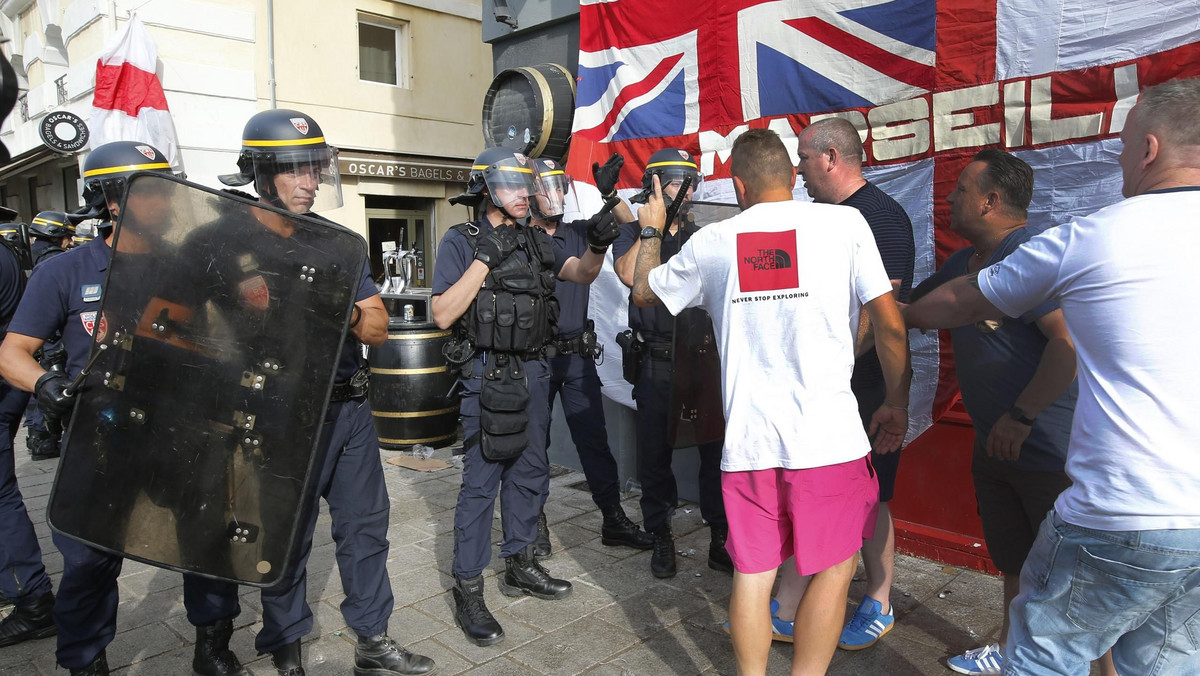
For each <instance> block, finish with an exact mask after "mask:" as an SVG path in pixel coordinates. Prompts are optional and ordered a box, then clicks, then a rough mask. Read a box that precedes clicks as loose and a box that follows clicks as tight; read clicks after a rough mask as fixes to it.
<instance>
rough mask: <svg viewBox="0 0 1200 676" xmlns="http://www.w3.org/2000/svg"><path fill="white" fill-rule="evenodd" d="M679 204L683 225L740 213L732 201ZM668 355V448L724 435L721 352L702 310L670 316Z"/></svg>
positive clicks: (692, 225)
mask: <svg viewBox="0 0 1200 676" xmlns="http://www.w3.org/2000/svg"><path fill="white" fill-rule="evenodd" d="M684 207H685V209H686V212H685V213H684V214H683V218H684V219H685V220H686V221H687V222H688V225H687V226H686V227H688V228H702V227H704V226H706V225H710V224H712V223H717V222H719V221H723V220H725V219H727V218H730V217H732V216H736V215H737V214H738V213H740V212H741V209H740V208H739V207H738V206H737V205H736V204H716V203H713V202H691V203H689V204H685V205H684ZM671 355H672V368H671V406H670V408H669V409H668V410H669V411H670V412H671V421H670V424H669V425H668V427H667V430H668V432H667V433H668V435H669V438H670V440H671V447H672V448H689V447H691V446H695V445H697V444H702V443H706V442H710V441H719V440H720V439H722V438H724V436H725V409H724V406H723V405H722V400H721V356H720V355H719V354H718V353H717V339H716V337H715V336H714V335H713V324H712V319H711V318H710V317H709V316H708V313H707V312H705V311H704V310H701V309H700V308H688V309H686V310H684V311H683V312H680V313H679V314H678V315H676V316H675V338H674V345H673V348H672V350H671Z"/></svg>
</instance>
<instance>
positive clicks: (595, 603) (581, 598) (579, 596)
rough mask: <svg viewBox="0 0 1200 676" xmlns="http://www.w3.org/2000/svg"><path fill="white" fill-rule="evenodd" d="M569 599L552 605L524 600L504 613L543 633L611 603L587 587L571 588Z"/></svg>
mask: <svg viewBox="0 0 1200 676" xmlns="http://www.w3.org/2000/svg"><path fill="white" fill-rule="evenodd" d="M572 587H573V589H572V592H571V595H570V596H568V597H567V598H564V599H558V600H556V601H544V600H542V599H535V598H533V597H532V596H526V597H524V598H523V599H521V600H519V601H517V602H516V603H513V604H512V605H510V606H509V607H508V608H507V609H506V611H507V612H508V613H509V614H511V615H512V616H513V617H516V618H517V619H519V620H521V621H522V622H525V623H527V624H530V625H533V626H534V627H536V628H538V629H540V630H541V631H543V632H551V631H554V630H556V629H559V628H560V627H564V626H566V625H568V624H570V623H572V622H574V621H575V620H578V619H579V618H580V617H584V616H587V615H590V614H591V613H593V612H595V611H597V610H600V609H601V608H603V607H605V606H608V605H610V604H611V603H612V602H613V601H614V599H613V597H612V595H611V594H609V593H608V592H607V591H605V590H603V589H600V588H598V587H593V586H592V585H590V584H586V583H583V582H581V583H579V584H573V585H572Z"/></svg>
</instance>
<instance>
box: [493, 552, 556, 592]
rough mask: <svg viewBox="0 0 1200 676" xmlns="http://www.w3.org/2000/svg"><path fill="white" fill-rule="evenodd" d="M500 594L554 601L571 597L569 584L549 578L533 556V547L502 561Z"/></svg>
mask: <svg viewBox="0 0 1200 676" xmlns="http://www.w3.org/2000/svg"><path fill="white" fill-rule="evenodd" d="M500 593H502V594H504V595H505V596H520V595H522V594H529V595H530V596H533V597H534V598H539V599H545V600H547V601H554V600H557V599H565V598H566V597H568V596H570V595H571V583H570V582H567V581H566V580H559V579H557V578H553V577H550V571H548V570H546V569H545V568H543V567H542V564H540V563H538V562H537V559H536V558H535V557H534V556H533V545H529V546H528V547H526V548H525V549H523V550H521V551H519V552H517V553H516V554H513V555H512V556H510V557H508V558H507V559H504V578H503V579H502V580H500Z"/></svg>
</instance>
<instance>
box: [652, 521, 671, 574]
mask: <svg viewBox="0 0 1200 676" xmlns="http://www.w3.org/2000/svg"><path fill="white" fill-rule="evenodd" d="M652 535H653V536H654V552H653V553H652V554H651V555H650V572H651V573H653V574H654V577H657V578H668V577H675V537H674V536H672V535H671V524H669V523H668V524H663V525H662V526H659V527H658V529H657V530H655V531H654V533H652Z"/></svg>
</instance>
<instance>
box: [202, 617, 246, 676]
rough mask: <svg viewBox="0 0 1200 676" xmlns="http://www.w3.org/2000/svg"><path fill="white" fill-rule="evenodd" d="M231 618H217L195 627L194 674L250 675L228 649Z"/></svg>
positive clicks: (209, 675)
mask: <svg viewBox="0 0 1200 676" xmlns="http://www.w3.org/2000/svg"><path fill="white" fill-rule="evenodd" d="M231 636H233V620H232V619H226V620H218V621H216V622H213V623H212V624H205V625H201V626H199V627H196V651H195V653H194V656H193V657H192V671H194V672H195V673H196V676H250V672H249V671H246V669H245V668H244V667H243V666H242V663H241V662H239V661H238V658H237V655H234V654H233V651H232V650H230V649H229V637H231Z"/></svg>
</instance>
